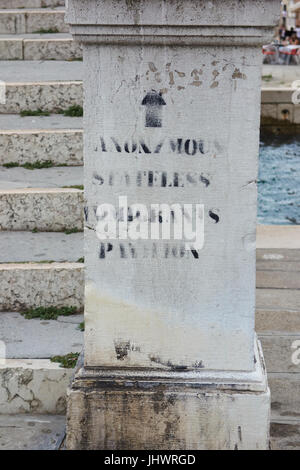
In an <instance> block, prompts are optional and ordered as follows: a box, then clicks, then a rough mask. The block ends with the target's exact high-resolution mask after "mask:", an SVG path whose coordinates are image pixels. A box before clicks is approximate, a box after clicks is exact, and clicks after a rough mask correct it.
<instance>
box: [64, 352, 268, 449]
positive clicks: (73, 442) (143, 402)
mask: <svg viewBox="0 0 300 470" xmlns="http://www.w3.org/2000/svg"><path fill="white" fill-rule="evenodd" d="M255 357H256V362H255V371H254V372H253V373H250V374H248V373H245V372H242V373H240V374H238V375H237V374H232V373H228V374H226V372H225V373H224V372H221V371H217V372H213V371H208V372H204V371H203V373H201V374H197V373H190V372H184V371H181V372H175V371H173V372H168V373H167V374H166V373H165V372H162V371H159V370H157V371H156V372H154V371H150V370H138V369H135V371H133V370H126V369H114V370H112V369H111V370H101V368H96V369H93V368H88V370H86V369H84V367H83V366H82V365H83V358H82V357H81V358H80V360H79V363H78V367H77V371H76V373H75V379H74V380H73V382H72V386H71V387H70V388H69V389H68V400H67V402H68V405H67V406H68V411H67V442H66V445H67V448H68V449H71V450H72V449H85V450H86V449H90V450H91V449H98V450H100V449H104V450H113V449H118V450H124V449H126V450H128V449H132V450H141V449H145V450H147V449H154V450H166V449H168V450H173V449H174V450H189V449H194V450H203V449H205V450H221V449H222V450H224V449H228V450H234V449H235V450H242V449H257V450H259V449H261V450H262V449H267V448H268V443H269V442H268V441H269V413H270V395H269V390H268V388H267V383H266V376H265V370H264V365H263V362H262V357H261V351H260V353H258V351H257V348H255ZM124 406H125V408H124ZM83 421H84V429H83V428H82V423H83ZM153 431H154V432H153Z"/></svg>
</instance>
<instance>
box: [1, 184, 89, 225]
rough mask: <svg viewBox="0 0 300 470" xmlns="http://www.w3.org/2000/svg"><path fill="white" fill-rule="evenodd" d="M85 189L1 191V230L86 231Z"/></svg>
mask: <svg viewBox="0 0 300 470" xmlns="http://www.w3.org/2000/svg"><path fill="white" fill-rule="evenodd" d="M82 209H83V191H81V190H77V189H71V188H47V189H46V188H45V189H44V188H40V189H33V188H27V189H14V190H1V191H0V229H1V230H24V231H26V230H34V229H37V230H39V231H48V232H59V231H61V232H62V231H64V230H66V229H77V230H82V227H83V220H82V217H83V216H82Z"/></svg>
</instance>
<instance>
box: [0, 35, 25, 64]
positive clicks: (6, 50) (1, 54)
mask: <svg viewBox="0 0 300 470" xmlns="http://www.w3.org/2000/svg"><path fill="white" fill-rule="evenodd" d="M0 59H1V60H16V59H18V60H20V59H23V44H22V40H20V39H0Z"/></svg>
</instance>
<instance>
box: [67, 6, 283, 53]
mask: <svg viewBox="0 0 300 470" xmlns="http://www.w3.org/2000/svg"><path fill="white" fill-rule="evenodd" d="M279 15H280V1H279V0H242V1H241V0H210V1H208V0H175V1H174V0H68V6H67V13H66V22H67V23H69V24H70V26H71V33H72V34H73V35H74V37H75V39H78V40H80V41H82V42H86V43H101V44H120V45H131V44H132V45H134V44H140V45H143V44H144V45H145V44H149V45H177V46H180V45H182V46H186V45H189V46H198V45H211V46H256V45H257V46H258V45H263V44H265V43H267V42H268V41H269V40H270V39H271V38H272V37H273V32H274V27H275V26H276V24H278V21H279Z"/></svg>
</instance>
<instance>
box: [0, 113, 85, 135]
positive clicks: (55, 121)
mask: <svg viewBox="0 0 300 470" xmlns="http://www.w3.org/2000/svg"><path fill="white" fill-rule="evenodd" d="M56 129H57V130H67V129H80V130H82V117H68V116H63V115H61V114H51V115H50V116H25V117H21V116H18V115H15V114H0V139H1V135H3V134H7V133H12V132H18V131H22V130H23V131H26V132H30V131H31V132H32V131H35V130H48V131H49V130H56ZM5 131H7V132H5Z"/></svg>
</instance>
